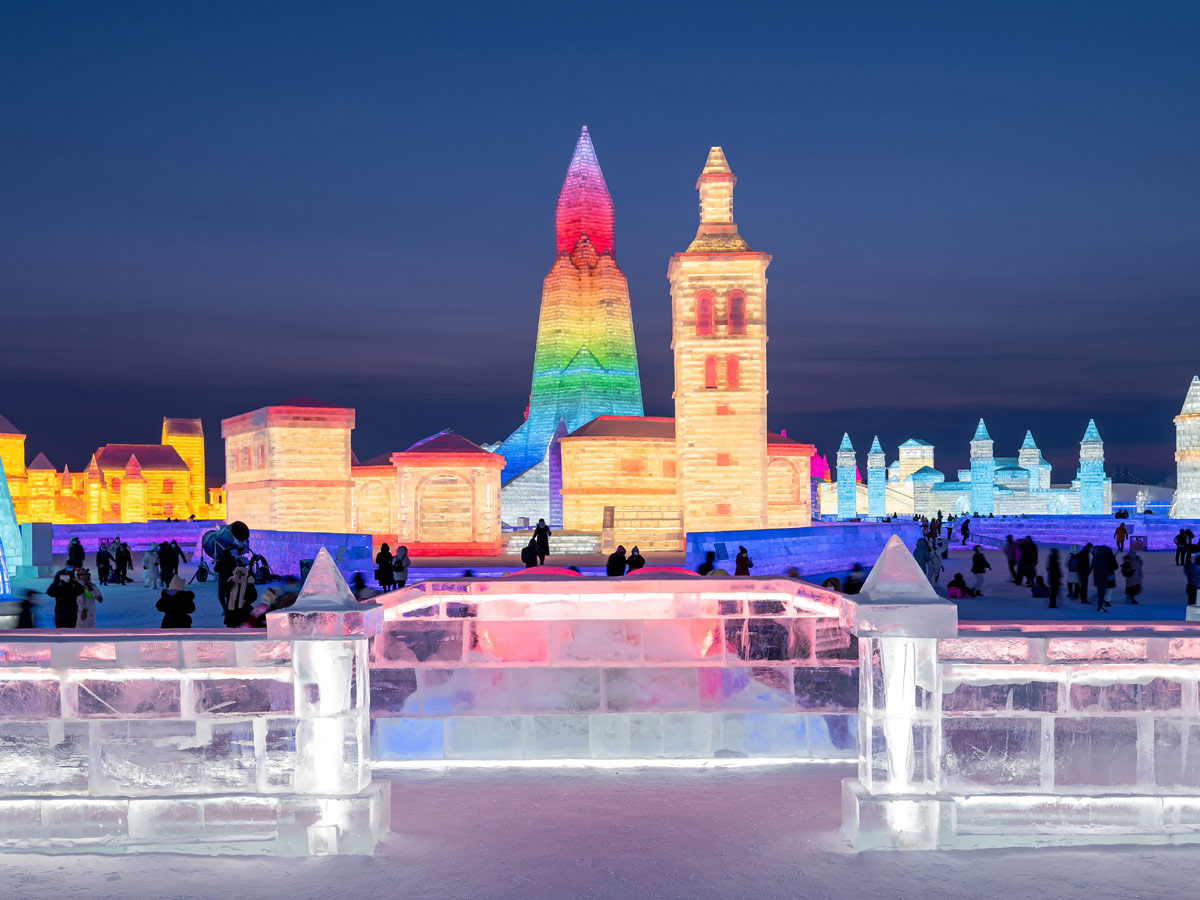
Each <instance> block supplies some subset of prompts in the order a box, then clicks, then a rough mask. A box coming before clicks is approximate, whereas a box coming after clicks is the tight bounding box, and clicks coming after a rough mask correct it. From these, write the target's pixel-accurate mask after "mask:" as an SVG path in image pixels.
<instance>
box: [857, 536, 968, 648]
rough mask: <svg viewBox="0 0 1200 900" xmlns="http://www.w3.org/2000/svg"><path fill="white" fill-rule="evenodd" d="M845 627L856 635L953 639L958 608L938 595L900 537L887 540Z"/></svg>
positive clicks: (956, 627) (955, 633) (956, 629)
mask: <svg viewBox="0 0 1200 900" xmlns="http://www.w3.org/2000/svg"><path fill="white" fill-rule="evenodd" d="M853 604H854V606H855V607H856V610H857V612H856V614H854V615H853V616H852V617H851V619H852V620H851V621H848V622H847V625H848V626H849V627H850V628H851V629H852V630H853V631H854V633H855V634H857V635H859V636H867V635H888V636H896V637H954V636H955V635H957V634H958V607H957V606H955V605H954V604H953V603H951V602H950V601H948V600H945V599H943V598H942V597H939V596H938V593H937V591H935V590H934V589H933V586H932V585H930V583H929V579H928V578H927V577H926V576H925V573H924V572H923V571H921V567H920V566H919V565H917V561H916V560H915V559H914V558H913V555H912V553H911V552H909V549H908V548H907V547H906V546H904V541H902V540H901V539H900V536H899V535H896V534H894V535H892V536H891V537H890V538H888V542H887V544H886V545H885V546H884V548H883V552H881V553H880V554H879V558H878V559H877V560H875V565H874V566H873V567H872V568H871V574H870V575H868V576H867V580H866V581H865V582H864V583H863V586H862V590H861V591H859V593H858V595H857V596H856V597H854V598H853Z"/></svg>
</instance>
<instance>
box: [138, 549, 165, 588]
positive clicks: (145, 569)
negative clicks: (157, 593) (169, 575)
mask: <svg viewBox="0 0 1200 900" xmlns="http://www.w3.org/2000/svg"><path fill="white" fill-rule="evenodd" d="M142 584H144V585H145V586H146V587H148V588H157V587H159V586H160V585H161V584H162V581H161V580H160V579H159V577H158V548H157V547H153V546H152V547H151V548H150V549H149V550H147V551H146V553H145V554H144V555H143V556H142Z"/></svg>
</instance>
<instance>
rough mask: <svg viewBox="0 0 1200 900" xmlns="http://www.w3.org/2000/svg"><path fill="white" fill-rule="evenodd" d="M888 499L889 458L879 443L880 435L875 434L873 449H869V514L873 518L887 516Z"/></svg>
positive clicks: (872, 443) (872, 442)
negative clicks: (885, 455)
mask: <svg viewBox="0 0 1200 900" xmlns="http://www.w3.org/2000/svg"><path fill="white" fill-rule="evenodd" d="M886 500H887V460H886V459H885V458H884V455H883V447H881V446H880V445H879V435H875V439H874V440H873V441H871V449H870V450H868V451H867V515H868V516H870V517H871V518H873V519H882V518H883V517H884V516H886V515H887V511H886V506H887V502H886Z"/></svg>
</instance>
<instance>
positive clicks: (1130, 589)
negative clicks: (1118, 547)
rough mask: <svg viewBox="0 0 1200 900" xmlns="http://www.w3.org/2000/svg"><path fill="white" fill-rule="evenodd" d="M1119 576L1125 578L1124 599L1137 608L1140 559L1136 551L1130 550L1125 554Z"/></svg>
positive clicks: (1139, 585) (1139, 589)
mask: <svg viewBox="0 0 1200 900" xmlns="http://www.w3.org/2000/svg"><path fill="white" fill-rule="evenodd" d="M1121 574H1122V575H1124V576H1125V599H1126V600H1128V601H1129V602H1130V603H1131V604H1132V605H1134V606H1137V602H1138V601H1137V598H1138V594H1140V593H1141V592H1142V558H1141V556H1139V555H1138V553H1137V551H1135V550H1130V551H1129V552H1128V553H1126V554H1125V560H1124V562H1122V563H1121Z"/></svg>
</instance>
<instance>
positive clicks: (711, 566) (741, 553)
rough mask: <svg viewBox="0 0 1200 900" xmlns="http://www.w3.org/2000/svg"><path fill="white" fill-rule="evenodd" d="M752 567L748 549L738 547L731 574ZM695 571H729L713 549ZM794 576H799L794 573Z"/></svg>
mask: <svg viewBox="0 0 1200 900" xmlns="http://www.w3.org/2000/svg"><path fill="white" fill-rule="evenodd" d="M633 552H634V553H637V547H634V548H633ZM753 568H754V560H752V559H751V558H750V551H749V550H747V549H746V548H745V547H741V546H739V547H738V552H737V556H735V557H734V558H733V574H734V575H749V574H750V570H751V569H753ZM795 571H796V570H795V569H792V570H791V571H789V572H788V575H789V576H792V574H793V573H794V572H795ZM696 572H697V573H698V574H700V575H728V574H729V573H728V572H727V571H725V570H724V569H722V568H719V567H718V566H717V554H716V551H714V550H709V551H707V552H706V553H705V554H704V562H702V563H700V565H699V566H697V567H696ZM795 577H797V578H798V577H799V575H796V576H795Z"/></svg>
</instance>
